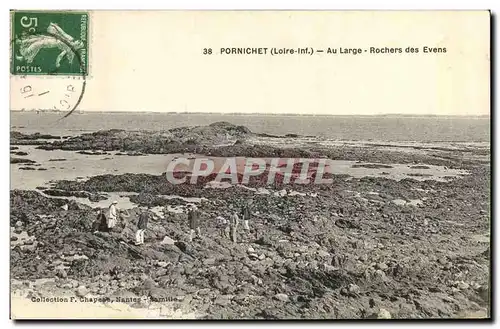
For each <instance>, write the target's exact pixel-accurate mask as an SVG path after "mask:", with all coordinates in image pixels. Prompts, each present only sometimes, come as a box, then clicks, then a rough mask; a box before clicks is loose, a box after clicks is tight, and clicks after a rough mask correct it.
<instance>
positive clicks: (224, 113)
mask: <svg viewBox="0 0 500 329" xmlns="http://www.w3.org/2000/svg"><path fill="white" fill-rule="evenodd" d="M10 111H11V112H21V113H32V112H38V111H40V110H28V111H25V110H10ZM40 112H42V113H67V112H68V111H50V110H49V111H43V110H41V111H40ZM89 113H109V114H140V113H154V114H183V115H185V114H195V115H200V114H204V115H241V116H247V115H262V116H321V117H340V116H349V117H354V116H370V117H373V116H399V117H491V114H414V113H410V114H406V113H374V114H316V113H264V112H251V113H245V112H190V111H169V112H160V111H82V110H80V111H78V112H75V113H74V114H76V115H80V114H89Z"/></svg>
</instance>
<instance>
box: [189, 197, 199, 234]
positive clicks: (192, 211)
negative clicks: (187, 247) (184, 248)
mask: <svg viewBox="0 0 500 329" xmlns="http://www.w3.org/2000/svg"><path fill="white" fill-rule="evenodd" d="M188 221H189V241H193V235H194V234H195V233H196V237H198V238H200V237H201V232H200V215H199V212H198V209H197V207H196V206H195V205H193V204H192V205H189V208H188Z"/></svg>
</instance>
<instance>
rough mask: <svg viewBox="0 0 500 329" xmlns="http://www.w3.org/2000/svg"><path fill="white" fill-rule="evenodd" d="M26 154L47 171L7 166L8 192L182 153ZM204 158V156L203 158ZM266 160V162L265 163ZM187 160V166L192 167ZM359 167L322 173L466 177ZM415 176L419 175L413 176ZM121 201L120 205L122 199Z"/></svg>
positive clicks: (334, 163) (127, 169)
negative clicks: (125, 154) (139, 154)
mask: <svg viewBox="0 0 500 329" xmlns="http://www.w3.org/2000/svg"><path fill="white" fill-rule="evenodd" d="M17 151H24V152H27V153H28V155H27V156H15V157H19V158H27V159H31V160H35V161H36V162H37V165H39V166H33V168H35V169H38V168H45V169H47V170H20V169H19V168H20V167H27V166H26V165H25V164H11V165H10V168H11V180H10V183H11V189H35V188H36V187H37V186H49V185H50V182H51V181H55V180H62V179H65V180H75V179H86V178H89V177H92V176H96V175H104V174H115V175H118V174H125V173H145V174H153V175H159V174H162V173H164V172H166V171H167V167H168V164H169V163H170V162H171V161H172V160H173V159H174V158H176V157H179V156H183V155H182V154H166V155H162V154H154V155H145V156H122V155H114V154H109V155H85V154H79V153H77V152H74V151H62V150H53V151H46V150H39V149H36V148H35V146H29V145H20V146H19V150H17ZM61 158H64V159H66V161H49V160H50V159H61ZM204 158H208V157H204ZM210 159H212V160H213V161H214V163H215V170H219V169H220V168H221V167H222V165H223V163H224V162H225V160H226V159H225V158H215V157H212V158H210ZM269 161H270V159H266V162H268V163H269ZM193 162H194V161H191V164H190V166H189V167H192V165H193ZM236 162H237V166H238V171H240V172H243V168H244V165H245V158H243V157H238V158H236ZM355 164H356V165H359V164H360V163H358V162H356V161H347V160H329V162H328V163H327V166H326V167H325V172H330V173H332V174H338V175H341V174H346V175H349V176H351V177H355V178H362V177H367V176H370V177H385V178H389V179H394V180H401V179H405V178H413V179H416V180H436V181H446V180H447V179H448V178H450V177H459V176H460V175H466V174H468V173H467V172H466V171H464V170H456V169H448V168H446V167H443V166H432V165H426V166H428V167H429V169H415V168H411V167H412V166H414V165H406V164H391V166H392V168H380V169H379V168H359V167H358V168H353V165H355ZM414 175H419V176H414ZM121 198H123V199H124V200H123V201H124V202H125V203H127V201H126V200H125V198H126V197H121Z"/></svg>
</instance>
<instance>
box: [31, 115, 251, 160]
mask: <svg viewBox="0 0 500 329" xmlns="http://www.w3.org/2000/svg"><path fill="white" fill-rule="evenodd" d="M251 135H253V134H252V132H251V131H250V130H249V129H248V128H246V127H244V126H236V125H233V124H230V123H228V122H216V123H213V124H210V125H208V126H194V127H181V128H173V129H170V130H166V131H125V130H120V129H111V130H102V131H98V132H94V133H90V134H83V135H80V136H76V137H71V138H68V139H67V140H64V141H54V142H53V143H50V144H48V143H47V144H46V145H42V146H40V147H39V148H40V149H46V150H49V149H63V150H101V151H123V152H133V151H136V152H142V153H150V154H155V153H160V154H161V153H172V152H175V151H179V152H180V151H183V150H184V149H185V148H187V149H193V148H194V147H196V146H204V145H216V144H224V143H228V142H229V141H231V140H232V139H235V140H236V139H238V140H244V139H245V138H247V137H249V136H251Z"/></svg>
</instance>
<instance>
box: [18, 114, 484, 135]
mask: <svg viewBox="0 0 500 329" xmlns="http://www.w3.org/2000/svg"><path fill="white" fill-rule="evenodd" d="M218 121H226V122H230V123H233V124H235V125H244V126H246V127H248V128H249V129H250V130H251V131H253V132H255V133H267V134H272V135H285V134H298V135H303V136H316V137H319V138H324V139H330V140H353V141H358V140H363V141H418V142H489V141H490V117H488V116H477V117H473V116H467V117H466V116H406V115H401V116H399V115H385V116H319V115H262V114H255V115H247V114H244V115H243V114H205V113H150V112H134V113H125V112H118V113H117V112H84V113H73V114H71V115H70V116H68V117H67V118H63V114H61V113H48V112H46V113H36V112H11V116H10V127H11V131H20V132H23V133H36V132H39V133H43V134H51V135H57V136H72V135H79V134H83V133H90V132H94V131H98V130H107V129H124V130H167V129H171V128H176V127H183V126H197V125H207V124H210V123H213V122H218Z"/></svg>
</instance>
